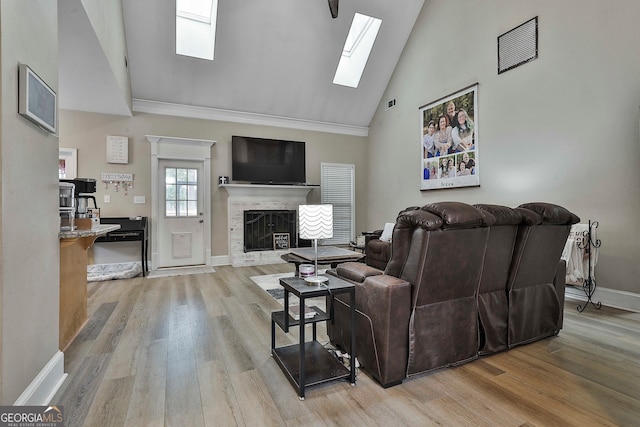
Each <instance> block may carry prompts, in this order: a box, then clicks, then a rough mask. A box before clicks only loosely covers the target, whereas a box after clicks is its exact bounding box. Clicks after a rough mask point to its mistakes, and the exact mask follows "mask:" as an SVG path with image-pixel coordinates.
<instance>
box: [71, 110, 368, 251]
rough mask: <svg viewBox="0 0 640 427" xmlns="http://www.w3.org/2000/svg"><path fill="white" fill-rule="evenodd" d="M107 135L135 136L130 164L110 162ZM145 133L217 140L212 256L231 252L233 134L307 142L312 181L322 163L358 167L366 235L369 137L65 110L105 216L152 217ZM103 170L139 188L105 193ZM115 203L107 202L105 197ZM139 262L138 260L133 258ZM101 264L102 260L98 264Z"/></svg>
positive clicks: (82, 167)
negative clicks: (224, 182)
mask: <svg viewBox="0 0 640 427" xmlns="http://www.w3.org/2000/svg"><path fill="white" fill-rule="evenodd" d="M107 135H118V136H126V137H128V138H129V164H128V165H117V164H107V163H106V137H107ZM145 135H161V136H174V137H181V138H194V139H209V140H215V141H216V144H215V145H214V146H213V148H212V150H211V175H212V180H213V182H212V194H211V214H212V215H211V216H212V224H211V228H212V233H211V241H212V255H213V256H214V257H220V256H226V255H227V252H228V231H227V229H228V226H227V193H226V191H225V190H223V189H219V188H218V176H221V175H224V176H231V151H230V146H231V136H232V135H245V136H257V137H261V138H278V139H289V140H297V141H305V142H306V155H307V164H306V169H307V181H308V182H309V183H313V184H320V163H321V162H333V163H348V164H355V166H356V213H357V218H356V227H357V228H356V232H357V233H359V232H361V231H364V229H363V228H362V227H363V224H365V223H366V214H367V209H366V203H367V201H366V200H365V199H364V197H363V195H364V194H365V189H366V185H367V184H366V176H367V165H366V138H364V137H355V136H345V135H338V134H330V133H323V132H310V131H299V130H293V129H284V128H277V127H269V126H254V125H245V124H237V123H229V122H219V121H210V120H201V119H188V118H181V117H169V116H160V115H153V114H135V115H134V116H133V117H119V116H110V115H104V114H95V113H82V112H77V111H69V110H62V111H61V112H60V146H61V147H65V148H77V149H78V176H79V177H84V178H95V179H96V180H98V185H97V192H96V199H97V201H98V206H99V207H100V210H101V211H100V213H101V215H102V216H137V215H141V216H151V197H152V195H151V181H150V179H151V157H150V153H151V150H150V148H151V147H150V144H149V142H148V141H147V139H146V138H145ZM102 172H126V173H133V174H134V180H135V184H134V185H135V187H134V189H133V190H132V191H130V192H129V195H127V196H125V195H124V192H123V191H119V192H115V190H114V188H113V186H109V189H105V188H104V185H101V183H100V176H101V173H102ZM105 194H109V195H110V196H111V203H110V204H105V203H104V202H103V200H104V195H105ZM134 196H145V197H146V202H147V203H146V204H144V205H140V204H134V203H133V197H134ZM319 201H320V191H319V190H313V191H312V192H311V194H310V196H309V202H310V203H314V202H319ZM133 260H136V259H133ZM96 262H97V261H96Z"/></svg>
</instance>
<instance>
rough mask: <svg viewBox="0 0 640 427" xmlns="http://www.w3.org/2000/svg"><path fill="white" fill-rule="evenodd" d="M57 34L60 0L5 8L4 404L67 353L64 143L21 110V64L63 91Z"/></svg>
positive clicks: (0, 220)
mask: <svg viewBox="0 0 640 427" xmlns="http://www.w3.org/2000/svg"><path fill="white" fill-rule="evenodd" d="M57 35H58V29H57V5H56V2H55V1H21V0H2V2H1V3H0V43H1V46H0V69H1V73H2V74H1V79H2V80H1V82H2V84H1V87H2V89H1V90H2V103H1V104H0V111H1V119H0V124H1V130H0V161H1V172H0V180H1V184H2V187H1V194H2V197H1V199H0V200H1V201H0V260H1V261H0V262H1V266H0V325H1V326H0V403H1V404H2V405H11V404H13V403H14V402H15V401H16V400H17V399H18V397H20V395H21V394H22V393H23V391H25V389H27V387H28V386H29V385H30V384H31V383H32V381H33V380H34V378H36V376H37V375H38V374H39V373H41V371H43V369H45V366H46V365H47V363H48V362H49V361H50V360H52V359H53V358H55V357H56V355H58V354H61V353H58V319H59V314H58V313H59V299H60V297H59V289H60V287H59V269H60V262H59V243H58V231H59V219H58V218H59V217H58V176H57V171H56V169H57V166H56V165H57V158H58V139H57V138H56V137H55V136H52V135H51V134H48V133H46V132H44V131H42V130H40V129H39V128H38V127H37V126H35V125H33V124H32V123H31V122H29V121H27V120H26V119H24V118H23V117H21V116H19V115H18V111H17V110H18V100H17V96H18V63H19V62H21V63H25V64H27V65H29V66H30V67H31V68H32V69H33V70H34V71H35V72H36V73H37V74H38V75H39V76H40V77H41V78H42V79H43V80H44V81H45V82H47V84H48V85H49V86H51V87H52V88H53V90H55V91H57V88H58V53H57V52H58V38H57ZM60 360H61V359H60ZM61 369H62V367H60V372H59V374H62V371H61ZM42 403H43V402H40V403H39V404H42Z"/></svg>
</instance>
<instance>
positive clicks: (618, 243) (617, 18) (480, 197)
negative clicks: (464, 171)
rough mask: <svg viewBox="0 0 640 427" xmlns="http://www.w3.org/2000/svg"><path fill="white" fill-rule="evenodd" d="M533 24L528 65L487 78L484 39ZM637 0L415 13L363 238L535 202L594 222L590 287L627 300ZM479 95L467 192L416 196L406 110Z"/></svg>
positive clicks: (633, 283)
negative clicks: (472, 88) (446, 210)
mask: <svg viewBox="0 0 640 427" xmlns="http://www.w3.org/2000/svg"><path fill="white" fill-rule="evenodd" d="M535 16H538V17H539V18H538V19H539V58H538V59H537V60H535V61H533V62H531V63H528V64H525V65H523V66H520V67H518V68H515V69H513V70H511V71H508V72H506V73H503V74H501V75H498V74H497V37H498V36H499V35H500V34H503V33H504V32H506V31H508V30H510V29H512V28H514V27H516V26H518V25H520V24H521V23H523V22H525V21H527V20H529V19H531V18H533V17H535ZM638 16H640V2H637V1H635V0H614V1H610V2H603V1H600V0H564V1H555V0H539V1H513V0H491V1H482V2H479V1H468V0H430V1H428V2H426V4H425V6H424V7H423V10H422V12H421V15H420V17H419V18H418V20H417V22H416V26H415V27H414V30H413V33H412V35H411V37H410V39H409V42H408V44H407V45H406V47H405V50H404V53H403V55H402V57H401V59H400V62H399V64H398V66H397V67H396V70H395V73H394V75H393V77H392V79H391V81H390V83H389V85H388V87H387V90H386V92H385V95H384V96H383V100H387V99H390V98H393V97H396V98H397V99H398V105H397V106H396V107H395V108H393V109H391V110H388V111H385V110H384V107H383V106H382V105H381V106H380V108H379V109H378V112H377V113H376V115H375V117H374V119H373V121H372V123H371V127H370V133H369V144H370V147H369V150H368V152H369V168H370V171H369V178H368V181H369V187H368V196H369V200H370V202H371V203H370V209H369V210H370V215H369V219H368V225H369V228H376V227H377V228H380V226H381V225H382V224H384V223H385V222H387V221H389V220H393V219H394V218H395V216H396V214H397V212H398V211H399V210H400V209H401V208H403V207H405V206H410V205H420V204H425V203H429V202H434V201H442V200H459V201H464V202H468V203H497V204H504V205H508V206H517V205H519V204H521V203H525V202H529V201H547V202H551V203H557V204H560V205H563V206H565V207H566V208H568V209H569V210H571V211H572V212H574V213H576V214H577V215H578V216H580V218H581V219H582V220H583V221H584V222H586V221H587V220H588V219H592V220H597V221H599V223H600V227H599V229H598V231H599V237H600V238H601V241H602V247H601V249H600V258H599V262H598V266H597V270H596V273H597V274H596V276H597V283H598V285H599V286H601V287H603V288H611V289H616V290H621V291H627V292H633V293H639V292H640V285H639V281H638V277H639V276H640V263H639V262H638V259H639V256H640V244H639V243H638V242H639V241H638V238H637V237H636V236H635V234H636V233H635V230H636V228H637V218H638V214H637V213H638V211H639V209H640V186H639V185H638V184H639V183H640V165H639V162H638V159H639V156H640V141H639V139H640V138H639V132H638V123H639V109H638V106H639V105H640V54H638V52H637V49H636V44H637V41H638V40H640V25H639V24H638ZM476 82H478V83H479V89H478V111H477V113H478V130H479V135H478V137H479V139H478V142H479V144H478V146H479V156H480V167H481V175H480V184H481V187H480V188H468V189H450V190H435V191H434V190H432V191H425V192H420V191H419V188H420V173H421V168H420V154H419V153H420V121H419V120H420V119H419V115H418V108H419V107H420V106H422V105H425V104H428V103H430V102H431V101H434V100H437V99H439V98H441V97H443V96H446V95H448V94H450V93H453V92H455V91H457V90H459V89H461V88H464V87H466V86H468V85H470V84H473V83H476Z"/></svg>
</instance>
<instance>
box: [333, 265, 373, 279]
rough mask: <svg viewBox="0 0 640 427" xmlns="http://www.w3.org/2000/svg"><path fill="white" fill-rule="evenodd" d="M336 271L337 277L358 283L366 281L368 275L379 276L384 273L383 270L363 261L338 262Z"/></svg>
mask: <svg viewBox="0 0 640 427" xmlns="http://www.w3.org/2000/svg"><path fill="white" fill-rule="evenodd" d="M335 272H336V274H335V275H336V276H337V277H340V278H342V279H347V280H349V281H351V282H357V283H362V282H364V281H365V279H366V278H367V277H370V276H378V275H381V274H382V273H383V271H382V270H378V269H377V268H373V267H371V266H369V265H366V264H363V263H361V262H345V263H342V264H338V266H337V267H336V269H335Z"/></svg>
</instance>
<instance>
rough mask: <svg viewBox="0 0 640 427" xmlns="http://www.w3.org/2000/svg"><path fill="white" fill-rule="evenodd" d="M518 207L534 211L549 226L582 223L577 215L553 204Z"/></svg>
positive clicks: (533, 204) (538, 203) (526, 204)
mask: <svg viewBox="0 0 640 427" xmlns="http://www.w3.org/2000/svg"><path fill="white" fill-rule="evenodd" d="M518 207H519V208H525V209H529V210H532V211H534V212H535V213H537V214H538V215H540V216H541V217H542V219H543V221H544V222H546V223H549V224H558V225H566V224H576V223H577V222H579V221H580V218H578V217H577V216H576V215H575V214H573V213H571V212H569V211H568V210H567V209H565V208H563V207H562V206H558V205H554V204H552V203H542V202H533V203H525V204H522V205H520V206H518Z"/></svg>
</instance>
